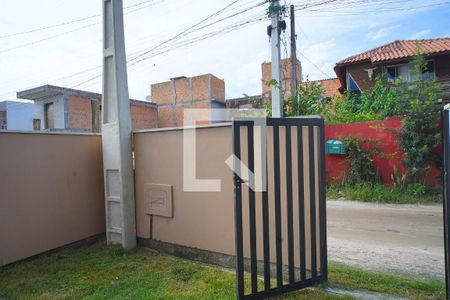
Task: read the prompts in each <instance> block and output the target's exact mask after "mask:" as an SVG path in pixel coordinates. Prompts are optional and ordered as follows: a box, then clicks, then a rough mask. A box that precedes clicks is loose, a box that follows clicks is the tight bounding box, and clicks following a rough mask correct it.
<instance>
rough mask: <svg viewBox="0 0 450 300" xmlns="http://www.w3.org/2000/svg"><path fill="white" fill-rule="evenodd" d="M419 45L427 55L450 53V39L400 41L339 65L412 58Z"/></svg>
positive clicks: (344, 60)
mask: <svg viewBox="0 0 450 300" xmlns="http://www.w3.org/2000/svg"><path fill="white" fill-rule="evenodd" d="M418 44H419V45H420V48H421V50H422V51H423V52H424V53H426V54H435V53H440V52H446V51H450V38H439V39H427V40H400V41H394V42H391V43H389V44H386V45H383V46H380V47H377V48H375V49H371V50H369V51H366V52H363V53H360V54H357V55H352V56H350V57H347V58H345V59H343V60H341V61H339V62H338V63H337V65H347V64H351V63H356V62H361V61H366V60H370V61H371V62H372V63H377V62H382V61H388V60H395V59H402V58H407V57H411V56H414V55H415V54H416V49H417V45H418Z"/></svg>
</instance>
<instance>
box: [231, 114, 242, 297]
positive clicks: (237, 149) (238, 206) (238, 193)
mask: <svg viewBox="0 0 450 300" xmlns="http://www.w3.org/2000/svg"><path fill="white" fill-rule="evenodd" d="M240 135H241V133H240V126H239V124H238V123H237V122H236V121H234V122H233V154H234V155H235V156H236V157H237V158H238V159H240V158H241V140H240V139H241V136H240ZM234 170H235V172H234V194H235V196H234V199H235V207H234V215H235V223H236V224H235V231H236V232H235V238H236V279H237V286H236V289H237V291H236V294H237V298H238V299H242V298H243V297H244V250H243V248H244V247H243V237H242V190H241V178H239V176H238V175H237V173H240V172H239V171H240V165H239V163H237V162H236V163H235V165H234Z"/></svg>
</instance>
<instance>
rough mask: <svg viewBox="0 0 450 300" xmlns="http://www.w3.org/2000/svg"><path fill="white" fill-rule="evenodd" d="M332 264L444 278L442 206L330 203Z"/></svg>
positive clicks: (329, 243)
mask: <svg viewBox="0 0 450 300" xmlns="http://www.w3.org/2000/svg"><path fill="white" fill-rule="evenodd" d="M327 217H328V255H329V258H330V259H331V260H334V261H339V262H343V263H346V264H349V265H353V266H358V267H362V268H365V269H369V270H376V271H382V272H395V273H403V274H410V275H415V276H417V277H438V278H443V277H444V243H443V225H442V205H430V206H428V205H427V206H423V205H386V204H372V203H361V202H354V201H327Z"/></svg>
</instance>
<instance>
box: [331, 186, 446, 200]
mask: <svg viewBox="0 0 450 300" xmlns="http://www.w3.org/2000/svg"><path fill="white" fill-rule="evenodd" d="M339 198H345V199H348V200H357V201H363V202H378V203H396V204H431V203H440V202H442V195H441V194H440V191H430V192H427V193H425V194H423V195H414V194H411V193H408V192H406V191H405V190H403V189H400V188H396V187H390V186H385V185H382V184H374V185H369V184H361V185H355V186H348V185H330V186H328V187H327V199H339Z"/></svg>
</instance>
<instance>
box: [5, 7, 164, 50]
mask: <svg viewBox="0 0 450 300" xmlns="http://www.w3.org/2000/svg"><path fill="white" fill-rule="evenodd" d="M146 2H155V0H151V1H146ZM158 3H160V2H157V3H151V4H150V5H147V6H144V7H140V8H138V9H135V10H132V11H129V12H127V13H125V15H127V14H130V13H133V12H136V11H139V10H142V9H145V8H148V7H150V6H153V5H156V4H158ZM101 23H102V22H101V21H99V22H95V23H91V24H88V25H84V26H81V27H77V28H75V29H72V30H69V31H65V32H62V33H58V34H55V35H52V36H49V37H46V38H43V39H39V40H35V41H32V42H28V43H24V44H21V45H18V46H15V47H12V48H7V49H3V50H0V53H6V52H10V51H13V50H17V49H20V48H25V47H28V46H33V45H36V44H39V43H42V42H45V41H48V40H52V39H55V38H58V37H61V36H65V35H68V34H70V33H73V32H76V31H80V30H83V29H86V28H90V27H93V26H96V25H99V24H101Z"/></svg>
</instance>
